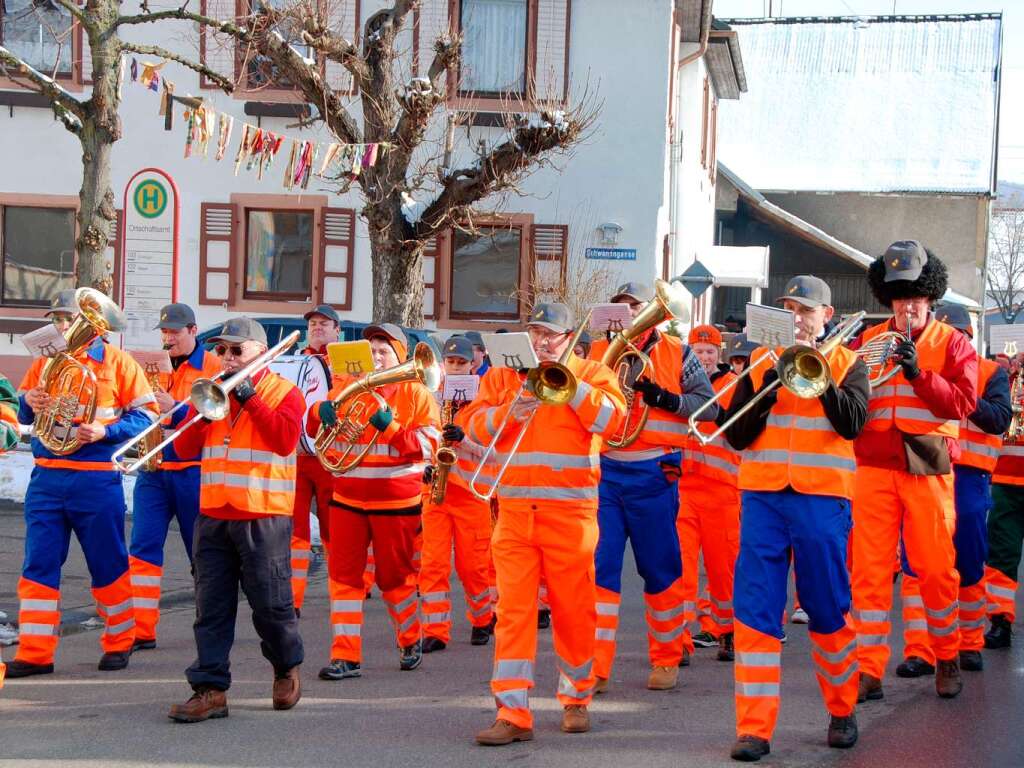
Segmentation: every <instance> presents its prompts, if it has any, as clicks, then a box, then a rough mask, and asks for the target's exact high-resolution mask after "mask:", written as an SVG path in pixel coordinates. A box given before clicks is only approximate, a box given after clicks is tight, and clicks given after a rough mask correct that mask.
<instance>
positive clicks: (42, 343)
mask: <svg viewBox="0 0 1024 768" xmlns="http://www.w3.org/2000/svg"><path fill="white" fill-rule="evenodd" d="M21 343H22V344H24V345H25V349H27V350H28V351H29V354H31V355H32V357H53V356H54V355H56V354H57V353H58V352H63V351H64V350H65V349H67V348H68V342H67V339H65V338H64V334H63V333H61V332H60V331H58V330H57V326H55V325H54V324H53V323H47V324H46V325H44V326H42V327H41V328H36V329H35V330H34V331H30V332H29V333H26V334H25V335H24V336H22V337H21Z"/></svg>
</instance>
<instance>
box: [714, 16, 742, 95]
mask: <svg viewBox="0 0 1024 768" xmlns="http://www.w3.org/2000/svg"><path fill="white" fill-rule="evenodd" d="M704 61H705V62H706V64H707V67H708V74H709V75H710V76H711V82H712V83H714V86H715V95H716V96H718V98H719V99H738V98H739V97H740V94H741V93H746V92H747V74H746V70H745V69H744V67H743V56H742V55H741V54H740V42H739V38H738V36H737V35H736V33H735V32H733V31H732V30H730V29H729V28H728V27H726V26H724V25H722V24H719V23H718V22H717V21H716V22H715V27H714V30H713V31H712V32H711V33H710V35H709V36H708V49H707V51H706V52H705V53H704Z"/></svg>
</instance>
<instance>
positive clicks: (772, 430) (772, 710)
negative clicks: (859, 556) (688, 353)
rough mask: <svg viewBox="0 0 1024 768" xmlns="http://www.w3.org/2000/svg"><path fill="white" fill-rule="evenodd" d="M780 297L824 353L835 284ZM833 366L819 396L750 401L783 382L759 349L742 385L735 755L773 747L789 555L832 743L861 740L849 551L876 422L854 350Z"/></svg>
mask: <svg viewBox="0 0 1024 768" xmlns="http://www.w3.org/2000/svg"><path fill="white" fill-rule="evenodd" d="M779 301H781V302H782V303H783V306H784V307H785V308H786V309H787V310H789V311H791V312H793V313H794V315H795V318H796V332H795V338H796V342H797V344H802V345H807V346H814V345H815V344H816V343H817V342H818V341H819V340H820V339H821V338H822V334H823V330H824V327H825V323H826V322H827V321H828V320H830V319H831V318H832V315H833V308H832V292H831V290H830V289H829V287H828V285H827V284H826V283H825V282H824V281H823V280H821V279H819V278H817V277H814V276H812V275H800V276H797V277H794V278H793V279H792V280H790V281H789V282H788V283H787V284H786V288H785V292H784V294H783V295H782V296H781V297H779ZM776 352H777V353H779V354H780V353H781V349H780V350H776ZM825 359H826V361H827V363H828V371H829V374H830V381H829V384H828V387H827V388H826V389H825V390H824V392H823V393H822V394H821V396H820V397H816V398H814V397H811V398H800V397H797V396H796V395H795V394H793V393H792V392H790V390H789V389H786V388H784V387H777V388H775V389H774V390H772V391H770V392H769V393H768V394H766V395H765V396H764V397H763V398H762V399H761V400H760V401H759V402H757V403H756V404H755V405H753V406H748V403H749V402H750V401H751V400H752V398H753V396H754V395H755V394H756V393H758V392H760V391H761V390H762V389H764V388H766V387H774V386H776V384H777V383H778V382H777V379H778V375H777V373H776V369H775V367H774V366H773V365H772V363H771V361H770V359H768V358H767V355H766V354H765V350H763V349H759V350H755V351H754V352H753V353H752V354H751V369H750V374H749V375H748V376H745V377H743V378H742V379H741V380H740V381H739V383H738V384H737V385H736V388H735V391H734V393H733V399H732V403H731V405H730V407H729V412H728V416H727V418H732V417H733V416H734V415H738V414H742V415H739V417H738V418H737V420H736V421H735V422H734V423H733V424H732V426H731V427H730V428H729V429H728V430H727V431H726V437H727V439H728V440H729V443H730V444H731V445H732V447H733V448H735V449H736V450H738V451H742V452H743V454H742V460H741V463H740V473H739V481H738V487H739V489H740V491H741V494H742V501H741V507H742V511H741V513H740V550H739V557H738V559H737V561H736V576H735V585H734V598H733V599H734V608H735V656H736V664H735V670H734V674H735V679H736V690H735V697H736V733H737V740H736V743H735V745H734V746H733V748H732V753H731V755H732V758H733V759H734V760H740V761H744V762H751V761H756V760H759V759H760V758H761V757H762V756H764V755H766V754H768V753H769V752H770V751H771V738H772V734H773V732H774V731H775V723H776V720H777V718H778V712H779V688H780V681H781V677H782V669H781V649H782V638H783V637H784V635H783V631H782V616H783V612H784V611H785V608H786V591H787V589H786V588H787V582H788V573H789V565H790V557H791V553H792V561H793V567H794V570H795V573H796V584H797V589H798V590H799V592H800V600H801V603H802V606H803V608H804V610H806V611H807V614H808V616H809V617H810V627H809V629H810V633H809V634H810V639H811V648H812V658H813V659H814V663H815V666H816V673H817V678H818V685H819V687H820V688H821V693H822V698H823V699H824V702H825V707H826V709H827V710H828V712H829V714H830V721H829V727H828V745H829V746H830V747H837V748H845V747H852V746H853V745H854V744H855V743H856V741H857V721H856V719H855V717H854V707H855V706H856V701H857V653H856V641H855V640H856V634H855V630H854V626H853V622H852V621H851V620H850V616H849V613H850V581H849V574H848V572H847V569H846V552H847V542H848V537H849V533H850V525H851V518H850V499H851V497H852V496H853V492H854V488H853V486H854V470H855V468H856V462H855V460H854V448H853V439H854V438H855V437H856V436H857V434H858V433H859V432H860V430H861V428H862V427H863V426H864V421H865V418H866V416H867V402H868V392H869V385H868V373H867V368H866V366H865V365H864V363H863V362H862V361H860V360H859V359H858V358H857V356H856V354H855V353H853V352H851V351H850V350H848V349H846V348H844V347H841V346H833V348H832V349H831V350H830V351H828V353H827V354H825ZM890 586H891V584H890Z"/></svg>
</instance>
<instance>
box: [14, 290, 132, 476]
mask: <svg viewBox="0 0 1024 768" xmlns="http://www.w3.org/2000/svg"><path fill="white" fill-rule="evenodd" d="M75 305H76V306H77V307H78V314H77V315H76V316H75V319H74V321H73V322H72V323H71V327H70V328H68V330H67V332H66V333H65V334H64V340H65V341H66V342H67V349H66V350H65V351H63V352H58V353H57V354H56V355H54V356H53V357H51V358H50V359H49V360H47V361H46V365H44V366H43V370H42V373H41V374H40V375H39V387H40V389H42V390H44V391H45V392H46V394H47V395H49V396H50V403H49V405H47V406H46V408H44V409H42V410H41V411H40V412H39V413H37V414H36V418H35V424H34V427H33V431H34V433H35V436H36V437H38V438H39V441H40V442H41V443H42V444H43V445H44V446H45V447H46V450H48V451H49V452H50V453H53V454H55V455H57V456H67V455H68V454H71V453H74V452H75V451H77V450H78V449H79V448H81V447H82V444H81V443H80V442H79V440H78V433H77V430H76V429H75V425H76V424H88V423H89V422H91V421H92V420H93V419H94V418H95V417H96V374H94V373H93V372H92V370H90V368H89V367H88V366H86V365H85V364H83V363H80V362H78V360H76V359H75V356H76V355H78V354H79V353H80V352H81V351H82V350H84V349H85V348H86V347H88V346H89V345H90V344H92V343H93V342H94V341H95V340H96V339H97V338H99V337H100V336H102V335H103V334H105V333H108V332H110V331H120V330H121V329H122V328H123V327H124V324H125V319H124V315H123V314H122V313H121V310H120V308H119V307H118V306H117V305H116V304H115V303H114V302H113V301H111V299H110V298H109V297H107V296H106V295H105V294H103V293H101V292H100V291H97V290H96V289H95V288H79V289H78V290H76V291H75Z"/></svg>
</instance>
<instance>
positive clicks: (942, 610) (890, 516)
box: [851, 466, 960, 679]
mask: <svg viewBox="0 0 1024 768" xmlns="http://www.w3.org/2000/svg"><path fill="white" fill-rule="evenodd" d="M955 524H956V515H955V513H954V506H953V475H952V474H947V475H911V474H909V473H907V472H902V471H899V470H892V469H882V468H879V467H865V466H860V467H858V468H857V478H856V485H855V490H854V496H853V533H852V536H851V538H852V547H851V549H852V569H851V572H852V586H853V605H854V619H855V623H856V627H857V646H858V651H857V653H858V657H859V659H860V666H861V673H862V674H867V675H871V676H873V677H877V678H879V679H881V678H882V677H884V675H885V667H886V664H887V663H888V661H889V655H890V648H889V633H890V631H891V628H892V623H891V621H890V618H889V617H890V611H891V609H892V573H893V554H894V553H895V552H896V551H897V547H898V546H899V543H900V541H901V539H902V542H903V546H904V550H905V556H906V558H907V562H908V563H909V565H910V567H911V569H912V570H913V572H914V573H916V574H917V576H918V580H919V583H920V596H921V600H922V604H923V609H924V617H923V618H924V620H925V626H926V628H927V634H928V645H929V646H930V647H931V650H932V653H933V654H934V657H935V658H937V659H940V660H949V659H953V658H955V657H956V655H957V652H958V651H959V649H960V628H959V611H958V607H957V596H958V591H959V588H960V575H959V574H958V573H957V570H956V567H955V557H956V556H955V552H954V549H953V529H954V526H955Z"/></svg>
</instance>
